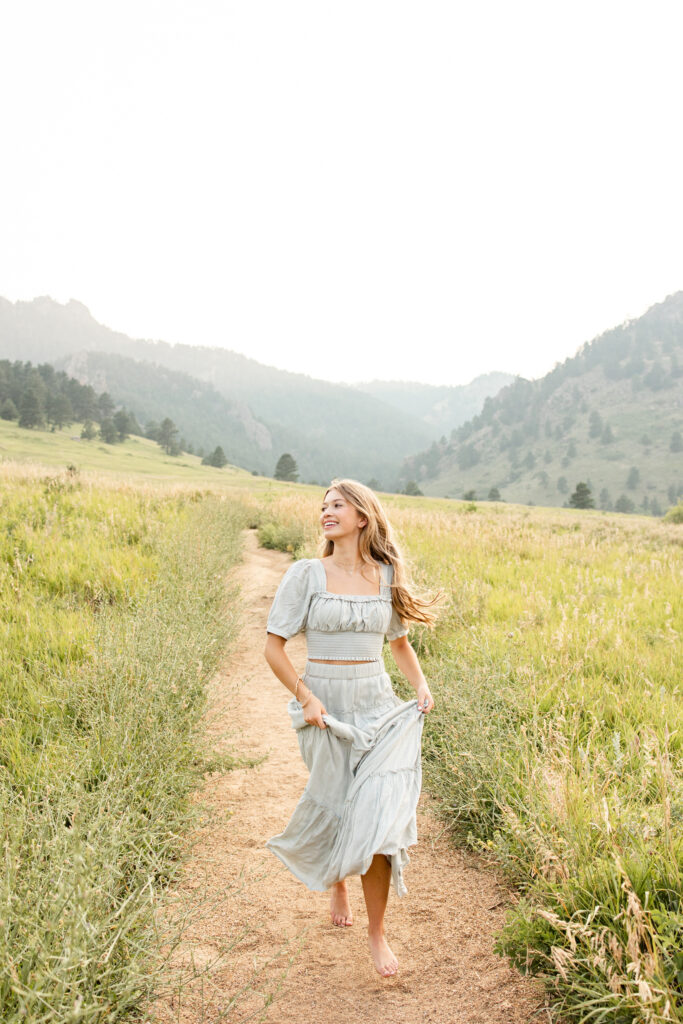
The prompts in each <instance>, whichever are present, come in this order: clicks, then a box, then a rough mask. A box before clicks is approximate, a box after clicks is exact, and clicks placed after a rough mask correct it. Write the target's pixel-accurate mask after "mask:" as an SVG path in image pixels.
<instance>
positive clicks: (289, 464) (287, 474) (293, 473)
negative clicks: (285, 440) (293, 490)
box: [275, 452, 299, 483]
mask: <svg viewBox="0 0 683 1024" xmlns="http://www.w3.org/2000/svg"><path fill="white" fill-rule="evenodd" d="M275 479H276V480H290V481H291V482H292V483H294V482H295V481H296V480H298V479H299V469H298V467H297V464H296V461H295V459H294V458H293V457H292V456H291V455H290V454H289V452H284V453H283V454H282V455H281V456H280V458H279V459H278V460H277V466H276V467H275Z"/></svg>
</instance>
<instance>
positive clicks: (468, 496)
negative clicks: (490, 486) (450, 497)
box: [462, 491, 477, 501]
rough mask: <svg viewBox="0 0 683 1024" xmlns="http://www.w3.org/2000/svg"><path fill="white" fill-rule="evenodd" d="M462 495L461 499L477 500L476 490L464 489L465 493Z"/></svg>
mask: <svg viewBox="0 0 683 1024" xmlns="http://www.w3.org/2000/svg"><path fill="white" fill-rule="evenodd" d="M462 497H463V501H476V500H477V492H476V491H465V493H464V494H463V496H462Z"/></svg>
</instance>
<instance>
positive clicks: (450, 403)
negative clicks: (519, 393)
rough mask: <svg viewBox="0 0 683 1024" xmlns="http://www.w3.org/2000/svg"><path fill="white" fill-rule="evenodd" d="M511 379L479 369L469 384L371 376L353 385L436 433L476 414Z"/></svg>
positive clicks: (441, 433)
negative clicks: (412, 380)
mask: <svg viewBox="0 0 683 1024" xmlns="http://www.w3.org/2000/svg"><path fill="white" fill-rule="evenodd" d="M514 379H515V378H514V377H513V375H512V374H511V373H483V374H480V375H479V376H478V377H475V378H474V380H472V381H471V382H470V383H469V384H459V385H457V386H448V385H441V386H439V385H433V384H415V383H413V382H411V381H395V380H394V381H391V380H373V381H368V382H367V383H363V384H357V385H356V387H357V388H358V389H359V391H365V392H366V393H367V394H368V395H373V396H374V397H375V398H380V399H381V400H382V401H383V402H386V404H387V405H391V406H393V407H394V408H395V409H400V410H401V411H403V412H407V413H410V414H411V415H412V416H416V417H417V418H418V419H421V420H422V421H423V423H426V424H427V425H428V426H429V427H430V429H431V432H432V436H433V437H438V436H441V435H443V434H450V432H451V431H452V430H453V429H454V428H455V427H459V426H460V424H461V423H465V422H466V421H467V420H469V419H471V418H472V416H476V415H477V413H478V412H480V411H481V409H482V406H483V404H484V401H485V400H486V399H487V398H490V397H492V396H493V395H496V394H497V393H498V392H499V391H500V389H501V388H502V387H504V386H505V385H506V384H509V383H510V382H511V381H513V380H514Z"/></svg>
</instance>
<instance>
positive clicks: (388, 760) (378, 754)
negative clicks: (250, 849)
mask: <svg viewBox="0 0 683 1024" xmlns="http://www.w3.org/2000/svg"><path fill="white" fill-rule="evenodd" d="M303 678H304V681H305V683H306V685H307V686H308V687H309V688H310V689H311V690H312V691H313V693H315V695H316V696H317V697H318V698H319V699H320V700H321V701H322V704H323V706H324V707H325V710H326V711H327V715H325V716H324V721H325V723H326V725H327V728H326V729H319V728H318V727H317V726H315V725H307V723H306V722H305V721H304V714H303V709H302V707H301V704H299V702H298V701H296V700H294V699H293V698H292V700H290V701H289V703H288V705H287V710H288V712H289V716H290V719H291V722H292V725H293V727H294V729H296V731H297V738H298V740H299V749H300V750H301V755H302V757H303V759H304V761H305V763H306V766H307V767H308V770H309V773H310V774H309V779H308V783H307V785H306V788H305V789H304V792H303V794H302V796H301V799H300V800H299V802H298V804H297V805H296V807H295V809H294V813H293V814H292V817H291V818H290V820H289V823H288V824H287V826H286V828H285V830H284V832H281V833H280V835H277V836H274V837H273V838H272V839H269V840H268V842H267V844H266V845H267V847H268V849H270V850H271V851H272V852H273V853H274V854H275V855H276V856H277V857H279V858H280V860H281V861H282V862H283V863H284V864H285V866H286V867H288V868H289V870H290V871H291V872H292V874H294V875H295V876H296V877H297V878H298V879H300V881H302V882H304V884H305V885H307V886H308V888H309V889H315V890H318V891H323V890H325V889H329V888H330V886H331V885H333V884H334V883H335V882H339V881H341V880H342V879H344V878H346V877H347V876H348V875H364V874H365V872H366V871H367V870H368V868H369V867H370V864H371V863H372V858H373V856H374V855H375V854H378V853H380V854H384V855H385V856H386V857H387V858H388V859H389V860H390V862H391V874H392V881H393V884H394V887H395V889H396V892H397V893H398V895H399V896H403V895H404V894H405V892H406V886H405V882H404V878H403V874H404V870H405V867H406V865H407V864H408V861H409V857H408V852H407V851H408V848H409V847H410V846H413V845H414V844H415V843H416V842H417V827H416V809H417V801H418V798H419V795H420V787H421V783H422V770H421V758H420V754H421V739H422V726H423V722H424V715H423V713H422V712H421V711H419V710H418V707H417V700H411V701H405V702H404V701H402V700H400V699H399V698H398V697H397V696H396V694H395V693H394V691H393V690H392V687H391V679H390V678H389V675H388V673H387V672H386V671H385V668H384V663H383V662H382V661H381V660H380V661H374V662H367V663H364V664H363V663H361V664H356V665H353V664H350V665H330V664H321V663H316V662H312V661H309V662H307V664H306V671H305V674H304V676H303Z"/></svg>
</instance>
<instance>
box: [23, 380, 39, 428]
mask: <svg viewBox="0 0 683 1024" xmlns="http://www.w3.org/2000/svg"><path fill="white" fill-rule="evenodd" d="M19 426H20V427H43V426H45V414H44V412H43V406H42V403H41V401H40V396H39V395H38V392H37V391H36V389H35V388H33V387H30V388H27V389H26V391H24V393H23V395H22V396H21V401H20V402H19Z"/></svg>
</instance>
